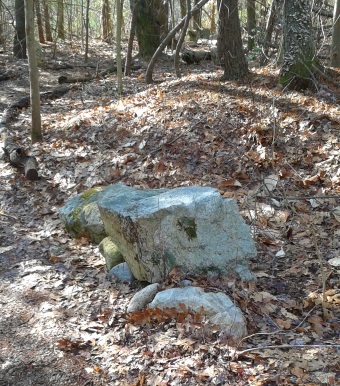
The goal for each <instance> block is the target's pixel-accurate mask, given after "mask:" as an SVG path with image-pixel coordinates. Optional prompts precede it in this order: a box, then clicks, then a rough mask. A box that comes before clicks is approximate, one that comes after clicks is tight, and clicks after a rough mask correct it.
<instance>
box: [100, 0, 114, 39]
mask: <svg viewBox="0 0 340 386" xmlns="http://www.w3.org/2000/svg"><path fill="white" fill-rule="evenodd" d="M102 23H103V24H102V27H103V40H104V42H106V43H110V42H111V41H112V20H111V12H110V3H109V0H103V2H102Z"/></svg>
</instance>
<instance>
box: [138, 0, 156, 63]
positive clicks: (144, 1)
mask: <svg viewBox="0 0 340 386" xmlns="http://www.w3.org/2000/svg"><path fill="white" fill-rule="evenodd" d="M157 4H158V0H139V1H138V2H137V4H136V6H137V19H136V35H137V41H138V47H139V55H140V56H141V57H150V56H152V55H153V54H154V53H155V51H156V49H157V47H158V46H159V44H160V41H161V40H160V39H161V38H160V36H161V23H160V22H159V20H158V17H157V12H158V11H159V9H157V7H156V6H157Z"/></svg>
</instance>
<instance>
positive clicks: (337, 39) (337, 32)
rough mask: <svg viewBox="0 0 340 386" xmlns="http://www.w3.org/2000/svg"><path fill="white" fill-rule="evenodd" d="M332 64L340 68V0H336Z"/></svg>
mask: <svg viewBox="0 0 340 386" xmlns="http://www.w3.org/2000/svg"><path fill="white" fill-rule="evenodd" d="M331 65H332V66H333V67H338V68H340V0H335V3H334V17H333V31H332V57H331Z"/></svg>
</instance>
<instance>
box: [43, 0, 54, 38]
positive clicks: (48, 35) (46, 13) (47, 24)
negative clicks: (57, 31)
mask: <svg viewBox="0 0 340 386" xmlns="http://www.w3.org/2000/svg"><path fill="white" fill-rule="evenodd" d="M43 8H44V22H45V36H46V40H47V41H48V42H53V38H52V33H51V24H50V13H49V10H48V4H47V0H43Z"/></svg>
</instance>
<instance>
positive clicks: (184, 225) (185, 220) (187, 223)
mask: <svg viewBox="0 0 340 386" xmlns="http://www.w3.org/2000/svg"><path fill="white" fill-rule="evenodd" d="M177 225H178V226H179V228H180V229H181V230H184V232H185V233H186V234H187V236H188V239H189V240H192V239H195V238H197V232H196V222H195V219H194V218H191V217H181V218H179V219H178V220H177Z"/></svg>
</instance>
